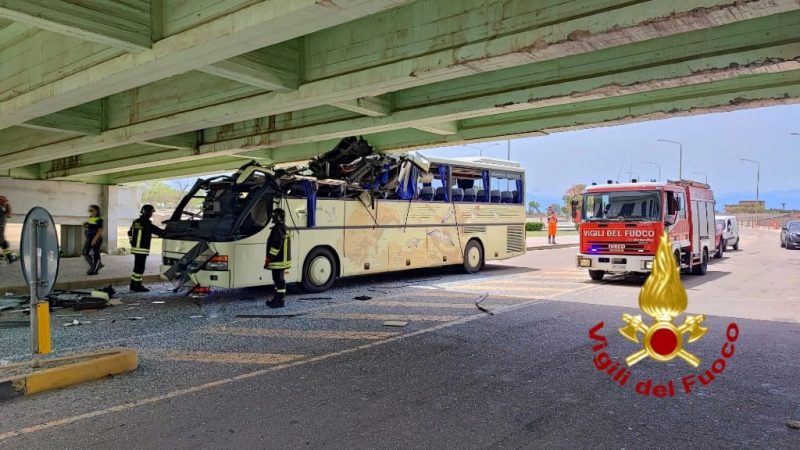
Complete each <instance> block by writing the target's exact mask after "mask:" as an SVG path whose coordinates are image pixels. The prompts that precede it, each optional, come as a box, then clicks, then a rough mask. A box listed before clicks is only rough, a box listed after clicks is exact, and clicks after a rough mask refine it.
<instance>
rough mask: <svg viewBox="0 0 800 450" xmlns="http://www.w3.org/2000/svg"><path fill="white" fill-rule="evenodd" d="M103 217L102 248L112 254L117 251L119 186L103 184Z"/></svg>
mask: <svg viewBox="0 0 800 450" xmlns="http://www.w3.org/2000/svg"><path fill="white" fill-rule="evenodd" d="M101 207H102V208H103V218H105V235H104V236H103V250H104V251H105V252H106V253H108V254H112V253H114V252H116V251H117V249H118V248H119V246H118V245H117V228H118V227H119V224H120V204H119V187H118V186H115V185H110V186H103V204H102V205H101Z"/></svg>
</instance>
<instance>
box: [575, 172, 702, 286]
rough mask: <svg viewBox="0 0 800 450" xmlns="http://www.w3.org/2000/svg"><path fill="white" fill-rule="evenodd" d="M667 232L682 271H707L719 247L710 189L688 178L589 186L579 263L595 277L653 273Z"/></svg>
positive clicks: (581, 227) (584, 202)
mask: <svg viewBox="0 0 800 450" xmlns="http://www.w3.org/2000/svg"><path fill="white" fill-rule="evenodd" d="M575 203H577V202H575ZM573 206H574V207H576V209H577V205H576V204H574V205H573ZM576 216H577V214H576ZM664 231H666V232H667V233H669V236H670V240H671V241H672V246H673V254H674V255H675V259H676V260H677V261H678V264H679V265H680V267H681V269H682V271H683V272H684V273H689V272H691V273H693V274H696V275H704V274H705V273H706V269H707V267H708V260H709V255H710V254H711V253H713V251H714V249H715V243H714V234H715V221H714V194H713V192H712V191H711V188H710V187H709V186H708V185H707V184H703V183H698V182H695V181H687V180H683V181H667V182H642V183H636V182H633V183H625V184H611V183H609V184H607V185H599V186H597V185H595V186H589V187H587V188H586V190H585V191H584V192H583V207H582V210H581V214H580V225H579V233H580V253H578V254H577V255H576V264H577V266H578V267H580V268H585V269H588V270H589V276H590V277H591V278H592V279H593V280H602V279H603V277H604V276H605V274H607V273H615V274H616V273H631V272H638V273H649V272H650V270H651V269H652V267H653V257H654V255H655V253H656V248H657V247H658V239H659V238H660V237H661V235H662V234H663V233H664Z"/></svg>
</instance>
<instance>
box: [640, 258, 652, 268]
mask: <svg viewBox="0 0 800 450" xmlns="http://www.w3.org/2000/svg"><path fill="white" fill-rule="evenodd" d="M642 269H644V270H653V261H652V260H650V261H642Z"/></svg>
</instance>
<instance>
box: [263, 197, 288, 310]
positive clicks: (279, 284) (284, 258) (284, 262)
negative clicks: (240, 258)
mask: <svg viewBox="0 0 800 450" xmlns="http://www.w3.org/2000/svg"><path fill="white" fill-rule="evenodd" d="M285 222H286V212H285V211H284V210H282V209H280V208H277V209H275V210H274V211H273V212H272V223H273V224H274V225H273V226H272V230H271V231H270V233H269V239H267V256H266V259H265V261H264V268H265V269H268V270H270V271H272V282H273V283H274V284H275V297H273V299H272V300H269V301H267V306H269V307H270V308H283V306H284V298H285V297H286V279H285V278H284V274H283V272H284V271H285V270H286V269H288V268H290V267H292V253H291V243H292V233H291V231H289V230H287V229H286V223H285Z"/></svg>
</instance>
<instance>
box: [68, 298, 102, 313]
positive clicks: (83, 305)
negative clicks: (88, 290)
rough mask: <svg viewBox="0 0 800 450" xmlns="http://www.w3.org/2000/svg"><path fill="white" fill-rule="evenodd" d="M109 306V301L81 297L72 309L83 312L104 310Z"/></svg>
mask: <svg viewBox="0 0 800 450" xmlns="http://www.w3.org/2000/svg"><path fill="white" fill-rule="evenodd" d="M107 306H108V300H105V299H102V298H97V297H81V298H79V299H78V300H76V301H75V302H74V303H73V304H72V309H73V310H75V311H82V310H84V309H104V308H106V307H107Z"/></svg>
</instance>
